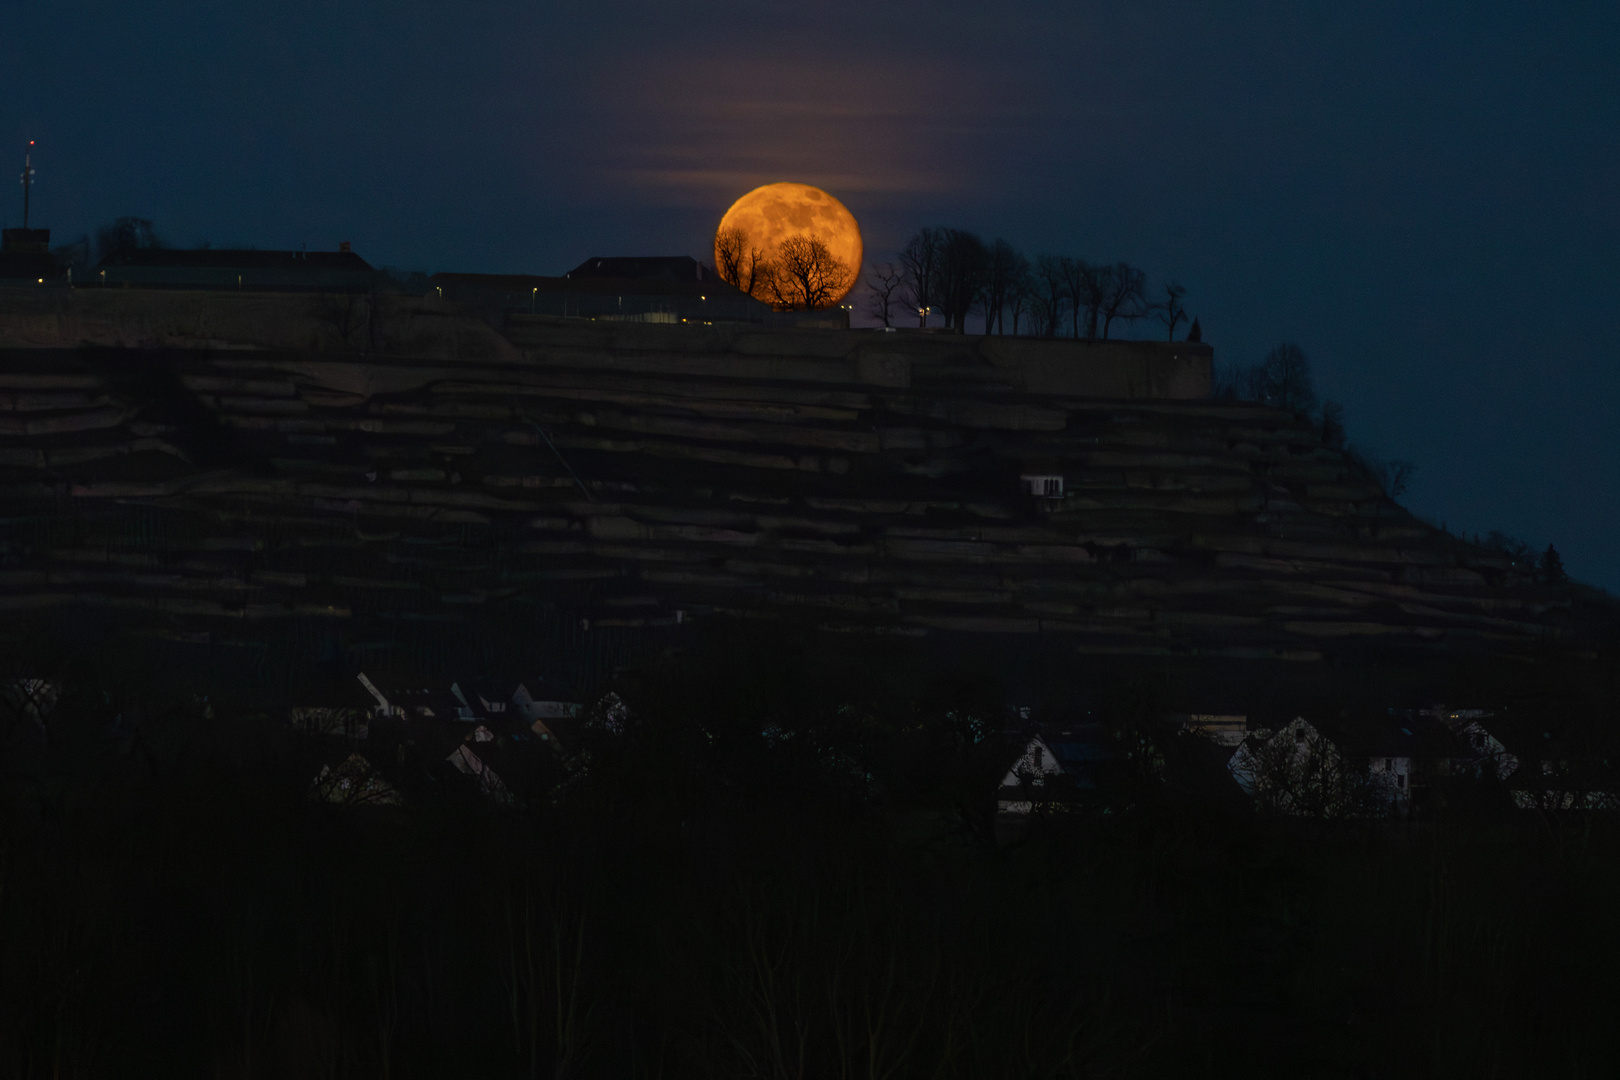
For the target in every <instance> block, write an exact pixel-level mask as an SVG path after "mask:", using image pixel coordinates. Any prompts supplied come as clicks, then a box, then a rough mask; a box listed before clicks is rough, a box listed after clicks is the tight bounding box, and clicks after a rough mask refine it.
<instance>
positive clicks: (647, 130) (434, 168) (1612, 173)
mask: <svg viewBox="0 0 1620 1080" xmlns="http://www.w3.org/2000/svg"><path fill="white" fill-rule="evenodd" d="M1415 6H1416V5H1411V4H1407V3H1376V2H1362V3H1358V4H1355V5H1326V4H1311V5H1305V4H1298V3H1288V4H1284V3H1242V2H1231V3H1223V4H1210V5H1198V4H1192V3H1151V2H1149V3H1137V4H1130V5H1122V4H1102V3H1075V2H1073V0H1069V2H1050V3H1016V2H1007V3H1002V4H983V3H975V4H953V3H933V4H927V5H923V4H906V3H885V4H873V3H870V2H865V3H844V2H837V0H835V2H833V3H827V4H821V5H787V4H780V5H778V4H770V3H755V4H747V5H744V4H727V3H710V4H696V3H691V4H674V3H667V2H666V3H650V2H646V0H641V2H621V3H614V2H611V0H592V2H589V3H549V4H548V3H533V2H531V3H508V2H497V0H461V2H459V3H455V4H444V3H433V4H428V3H417V2H410V3H404V2H395V3H380V2H353V3H338V4H332V3H330V2H323V3H315V2H307V0H275V2H268V0H261V2H257V3H249V2H244V3H236V4H229V5H224V4H217V3H203V2H200V0H195V2H190V3H182V2H163V0H153V2H148V3H143V4H130V3H127V2H123V3H111V2H107V0H82V2H80V3H77V4H74V5H59V4H35V5H29V6H26V7H22V8H21V10H10V11H8V12H7V28H6V33H5V35H4V37H3V38H0V90H3V95H4V96H3V100H4V102H5V106H4V109H3V110H0V140H5V141H9V145H11V146H14V147H18V148H19V149H20V147H21V144H22V143H24V142H25V141H26V140H28V139H31V138H32V139H37V140H39V143H40V147H39V151H38V153H37V155H36V167H37V168H38V170H39V179H40V184H39V187H38V188H37V189H36V190H37V199H36V203H35V205H36V207H37V222H38V223H39V224H42V225H45V226H48V227H51V228H53V229H54V230H56V233H57V236H58V237H59V238H67V237H71V236H72V235H75V234H77V233H79V232H82V231H87V230H89V229H91V228H93V227H94V226H95V225H96V224H97V223H99V222H102V221H105V220H108V219H110V218H112V217H114V216H117V215H119V214H138V215H141V216H145V217H150V218H152V219H153V220H154V221H155V223H156V225H157V227H158V230H159V232H160V234H162V235H163V236H165V237H166V238H167V239H168V240H169V241H170V242H172V243H176V244H182V245H189V244H193V243H197V242H200V241H203V240H210V241H212V242H213V243H214V244H216V245H222V244H254V245H257V246H261V247H286V246H297V245H299V244H303V243H308V244H309V245H310V246H311V247H328V248H329V247H332V246H334V245H335V244H336V242H337V241H339V240H352V241H353V242H354V244H355V247H356V250H358V251H359V252H361V254H363V255H365V256H366V257H367V258H368V259H370V260H371V261H373V262H374V263H378V264H383V265H393V266H399V267H402V268H407V269H424V270H428V271H433V270H491V271H529V272H540V273H558V272H561V271H562V270H564V269H567V268H569V267H572V266H574V265H575V264H577V263H579V262H580V261H582V260H583V259H585V258H586V257H588V256H591V255H615V254H669V253H689V254H694V255H699V256H706V255H707V252H708V251H709V240H710V236H711V235H712V230H713V228H714V225H715V223H716V222H717V221H718V219H719V216H720V214H721V213H722V212H723V211H724V209H725V208H726V206H727V205H728V204H729V202H730V201H731V200H732V199H733V198H735V197H736V196H737V195H739V194H741V193H742V192H744V191H746V190H748V189H749V188H751V187H753V186H755V185H756V184H759V183H764V182H767V181H771V180H800V181H804V182H808V183H815V184H820V185H822V186H824V187H826V188H828V189H829V190H830V191H832V192H833V193H834V194H836V195H837V196H839V197H840V198H841V199H843V200H844V202H845V203H846V204H847V205H848V206H849V207H850V209H851V210H853V211H854V213H855V215H856V216H857V218H859V219H860V221H861V223H862V226H863V229H864V231H865V233H866V240H867V250H868V254H869V257H871V256H876V257H880V258H881V257H882V256H883V255H884V254H885V253H886V252H887V251H889V250H891V249H892V248H894V247H895V246H896V245H897V244H898V243H899V242H900V241H901V240H902V239H903V237H904V236H905V235H906V234H907V233H909V232H910V231H911V230H912V229H914V228H915V227H916V226H918V225H920V224H925V223H938V224H956V225H961V226H964V227H967V228H972V229H976V230H980V231H982V232H984V233H986V234H987V235H1003V236H1005V237H1007V238H1008V239H1009V240H1012V241H1013V242H1015V243H1017V244H1019V245H1021V246H1023V247H1024V248H1026V249H1027V250H1029V251H1030V252H1031V253H1032V254H1033V253H1035V252H1039V251H1052V252H1058V253H1064V254H1072V255H1077V256H1080V257H1082V258H1087V259H1094V260H1113V259H1119V258H1126V259H1130V260H1132V261H1134V262H1137V263H1139V264H1141V265H1143V266H1144V267H1145V268H1147V269H1148V271H1149V272H1150V274H1151V275H1152V276H1153V277H1154V278H1155V279H1162V278H1165V277H1175V278H1177V279H1179V280H1180V281H1181V282H1183V283H1184V284H1185V285H1186V286H1187V287H1188V289H1189V299H1190V301H1191V307H1192V309H1193V310H1194V311H1196V313H1197V314H1198V315H1199V316H1200V318H1201V319H1202V321H1203V324H1204V327H1205V331H1206V340H1209V341H1211V342H1213V344H1214V345H1215V347H1216V350H1217V355H1218V356H1219V357H1220V358H1222V359H1223V360H1233V359H1252V358H1256V357H1258V356H1260V355H1262V354H1263V353H1264V351H1265V350H1266V349H1267V348H1268V347H1269V346H1270V345H1272V344H1274V343H1275V342H1277V341H1278V340H1282V339H1288V340H1293V341H1296V342H1298V343H1299V344H1301V345H1302V346H1303V347H1304V348H1305V349H1306V351H1307V352H1308V353H1309V354H1310V356H1311V357H1312V359H1313V361H1314V363H1315V365H1316V369H1317V373H1318V381H1319V383H1320V389H1321V390H1322V391H1323V392H1324V393H1325V394H1326V395H1328V396H1331V397H1335V398H1338V399H1340V400H1342V401H1344V402H1345V404H1346V406H1347V407H1348V410H1349V421H1350V429H1351V436H1352V440H1353V441H1356V442H1358V443H1361V444H1364V445H1365V446H1367V447H1368V448H1369V449H1371V450H1373V451H1375V452H1376V453H1378V454H1381V455H1383V456H1386V457H1397V458H1407V459H1410V460H1412V461H1415V462H1416V463H1417V464H1418V467H1419V468H1418V472H1417V476H1416V479H1415V482H1414V484H1413V486H1412V490H1411V492H1410V494H1409V496H1408V498H1407V502H1408V504H1409V505H1410V506H1411V507H1412V508H1413V509H1414V510H1416V511H1417V512H1418V513H1420V514H1422V515H1424V516H1425V517H1428V518H1430V519H1432V520H1434V521H1435V522H1436V523H1439V522H1442V521H1443V522H1446V523H1448V524H1449V525H1450V527H1451V528H1452V529H1453V530H1454V531H1463V530H1466V531H1469V532H1474V531H1479V532H1484V531H1486V530H1489V529H1493V528H1499V529H1503V530H1505V531H1507V532H1510V533H1513V534H1515V535H1518V536H1520V537H1522V538H1523V539H1525V540H1527V541H1530V542H1532V543H1534V544H1536V545H1537V546H1541V547H1544V546H1545V545H1546V544H1547V543H1548V542H1553V543H1556V544H1557V545H1558V547H1559V550H1560V551H1561V552H1562V553H1564V555H1565V558H1566V561H1567V563H1568V565H1569V566H1570V568H1571V570H1572V571H1573V572H1574V573H1575V574H1576V575H1577V576H1579V577H1582V578H1584V579H1585V580H1588V581H1592V582H1594V583H1596V584H1601V585H1604V586H1606V587H1608V588H1610V589H1620V541H1617V540H1616V532H1617V530H1620V428H1617V425H1616V417H1615V414H1616V411H1617V408H1620V327H1617V326H1616V323H1617V322H1620V304H1617V302H1616V298H1617V297H1620V64H1617V63H1616V60H1615V58H1616V57H1617V56H1620V5H1615V4H1612V3H1607V4H1599V3H1588V4H1578V3H1571V4H1560V5H1528V4H1522V3H1515V4H1507V3H1496V4H1492V3H1467V4H1464V3H1454V4H1438V3H1437V4H1429V5H1423V8H1424V10H1423V11H1421V12H1414V11H1413V10H1412V9H1413V8H1414V7H1415ZM1125 9H1128V10H1125ZM5 144H6V143H5V142H0V146H3V145H5ZM13 171H15V170H13ZM20 216H21V214H20V207H18V206H15V205H12V202H11V201H8V202H7V203H5V204H4V205H3V206H0V219H3V220H4V223H5V224H8V225H14V224H18V223H19V221H18V219H19V218H20Z"/></svg>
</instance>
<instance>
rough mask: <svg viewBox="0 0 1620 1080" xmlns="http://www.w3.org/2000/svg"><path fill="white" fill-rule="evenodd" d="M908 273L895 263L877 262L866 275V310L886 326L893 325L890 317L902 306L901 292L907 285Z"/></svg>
mask: <svg viewBox="0 0 1620 1080" xmlns="http://www.w3.org/2000/svg"><path fill="white" fill-rule="evenodd" d="M905 283H906V275H905V274H904V273H903V272H902V271H901V269H900V268H899V267H898V266H896V265H894V263H877V264H876V265H874V266H873V267H872V269H871V271H870V272H869V273H868V274H867V275H866V310H867V313H868V314H869V315H871V316H872V317H873V318H876V319H882V320H883V325H884V326H890V325H892V324H891V323H890V321H889V320H890V318H891V317H892V316H893V314H894V312H895V311H896V310H898V309H899V308H900V306H901V303H900V293H901V290H902V289H903V288H904V287H905Z"/></svg>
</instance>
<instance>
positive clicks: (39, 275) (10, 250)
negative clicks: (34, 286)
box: [0, 229, 62, 284]
mask: <svg viewBox="0 0 1620 1080" xmlns="http://www.w3.org/2000/svg"><path fill="white" fill-rule="evenodd" d="M61 275H62V269H61V267H59V266H57V264H56V260H55V259H54V258H52V257H51V230H49V229H6V230H4V231H0V281H9V282H17V283H26V282H35V283H38V284H43V283H45V282H48V281H55V280H56V279H57V278H58V277H60V276H61Z"/></svg>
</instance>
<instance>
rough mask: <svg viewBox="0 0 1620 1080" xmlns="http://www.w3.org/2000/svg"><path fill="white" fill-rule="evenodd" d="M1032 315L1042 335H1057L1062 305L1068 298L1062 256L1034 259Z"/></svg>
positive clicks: (1045, 256)
mask: <svg viewBox="0 0 1620 1080" xmlns="http://www.w3.org/2000/svg"><path fill="white" fill-rule="evenodd" d="M1034 283H1035V289H1034V315H1035V318H1036V320H1037V325H1038V326H1039V327H1040V329H1039V330H1038V331H1037V332H1038V333H1040V334H1041V336H1043V337H1057V332H1058V327H1059V326H1060V325H1061V324H1062V322H1063V305H1064V303H1065V302H1066V301H1067V300H1068V298H1069V283H1068V280H1067V276H1066V275H1065V273H1064V266H1063V257H1062V256H1060V255H1042V256H1041V257H1039V258H1038V259H1036V260H1035V276H1034Z"/></svg>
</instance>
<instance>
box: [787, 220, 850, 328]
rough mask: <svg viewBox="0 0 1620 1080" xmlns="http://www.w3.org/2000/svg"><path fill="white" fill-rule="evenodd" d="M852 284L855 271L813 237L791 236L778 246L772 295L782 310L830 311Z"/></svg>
mask: <svg viewBox="0 0 1620 1080" xmlns="http://www.w3.org/2000/svg"><path fill="white" fill-rule="evenodd" d="M854 281H855V271H854V270H853V269H852V268H851V267H850V266H849V264H847V263H845V262H843V261H842V260H840V259H839V258H838V257H837V256H835V255H834V254H833V253H832V251H831V249H829V248H828V247H827V242H826V241H825V240H823V239H821V237H819V236H817V235H815V234H814V233H810V234H808V235H802V236H790V237H788V238H787V239H786V240H783V241H782V242H781V243H780V244H779V245H777V249H776V263H775V273H774V275H773V277H772V280H771V293H772V295H773V296H774V297H775V299H776V302H777V304H778V305H780V306H781V307H784V308H787V309H789V310H802V311H814V310H816V309H817V308H826V307H831V306H832V305H833V304H835V303H837V302H838V300H839V298H840V297H842V296H843V295H844V294H845V293H846V292H848V291H849V287H850V285H852V284H853V283H854Z"/></svg>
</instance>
